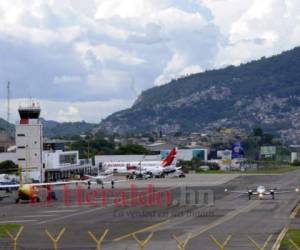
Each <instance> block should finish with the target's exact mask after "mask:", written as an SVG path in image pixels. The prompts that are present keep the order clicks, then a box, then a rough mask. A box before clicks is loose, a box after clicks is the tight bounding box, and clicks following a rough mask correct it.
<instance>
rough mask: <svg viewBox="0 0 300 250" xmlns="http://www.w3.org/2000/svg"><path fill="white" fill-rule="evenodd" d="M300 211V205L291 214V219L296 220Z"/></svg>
mask: <svg viewBox="0 0 300 250" xmlns="http://www.w3.org/2000/svg"><path fill="white" fill-rule="evenodd" d="M299 209H300V203H299V204H298V205H297V206H296V207H295V209H294V211H293V212H292V213H291V215H290V219H294V218H295V217H296V215H297V214H298V212H299Z"/></svg>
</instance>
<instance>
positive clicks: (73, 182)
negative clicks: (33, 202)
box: [0, 181, 86, 187]
mask: <svg viewBox="0 0 300 250" xmlns="http://www.w3.org/2000/svg"><path fill="white" fill-rule="evenodd" d="M85 182H86V181H58V182H42V183H28V185H30V186H33V187H44V186H61V185H69V184H78V183H85ZM0 187H1V186H0Z"/></svg>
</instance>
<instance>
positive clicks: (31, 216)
mask: <svg viewBox="0 0 300 250" xmlns="http://www.w3.org/2000/svg"><path fill="white" fill-rule="evenodd" d="M53 216H55V215H54V214H40V215H38V214H35V215H22V216H17V217H18V218H38V217H53Z"/></svg>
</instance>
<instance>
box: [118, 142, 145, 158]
mask: <svg viewBox="0 0 300 250" xmlns="http://www.w3.org/2000/svg"><path fill="white" fill-rule="evenodd" d="M115 153H116V154H120V155H130V154H138V155H149V154H151V151H149V150H147V149H146V148H144V147H143V146H141V145H137V144H128V145H126V146H121V147H120V148H119V149H117V150H116V151H115Z"/></svg>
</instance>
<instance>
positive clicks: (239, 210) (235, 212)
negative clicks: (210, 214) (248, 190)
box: [192, 201, 259, 239]
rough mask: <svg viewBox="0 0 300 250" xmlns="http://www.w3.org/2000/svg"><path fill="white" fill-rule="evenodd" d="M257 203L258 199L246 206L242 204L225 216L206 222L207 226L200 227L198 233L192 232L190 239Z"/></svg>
mask: <svg viewBox="0 0 300 250" xmlns="http://www.w3.org/2000/svg"><path fill="white" fill-rule="evenodd" d="M258 204H259V202H258V201H254V202H253V203H251V204H249V205H247V206H244V207H242V208H240V209H237V210H234V211H232V212H230V213H228V214H226V215H225V216H223V217H222V218H220V219H219V220H217V221H214V222H212V223H210V224H208V225H207V226H205V227H204V228H203V229H201V230H200V231H199V232H198V233H196V234H195V233H193V236H192V239H193V238H195V237H198V236H199V235H201V234H203V233H204V232H206V231H208V230H210V229H212V228H214V227H216V226H219V225H221V224H223V223H225V222H227V221H229V220H231V219H233V218H234V217H236V216H237V215H239V214H241V213H243V212H247V211H249V210H251V209H252V208H254V207H255V206H257V205H258Z"/></svg>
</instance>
